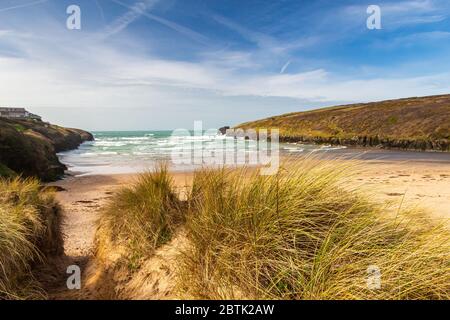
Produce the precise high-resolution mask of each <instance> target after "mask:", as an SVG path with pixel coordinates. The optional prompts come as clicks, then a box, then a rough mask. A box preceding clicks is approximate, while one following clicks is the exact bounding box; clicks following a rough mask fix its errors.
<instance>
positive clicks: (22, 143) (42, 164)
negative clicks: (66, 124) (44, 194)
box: [0, 118, 94, 181]
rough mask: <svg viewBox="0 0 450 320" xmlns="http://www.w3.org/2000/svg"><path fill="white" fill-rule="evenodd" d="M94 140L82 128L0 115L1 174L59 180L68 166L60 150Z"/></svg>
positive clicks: (73, 147) (69, 148)
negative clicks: (13, 118) (64, 163)
mask: <svg viewBox="0 0 450 320" xmlns="http://www.w3.org/2000/svg"><path fill="white" fill-rule="evenodd" d="M93 139H94V137H93V136H92V134H90V133H89V132H86V131H83V130H79V129H69V128H63V127H59V126H56V125H52V124H48V123H45V122H40V121H33V120H10V119H6V118H0V176H5V175H11V174H13V173H17V174H21V175H23V176H25V177H31V176H33V177H38V178H40V179H42V180H44V181H52V180H56V179H57V178H59V177H60V176H62V175H63V174H64V170H65V169H66V167H65V166H64V165H63V164H62V163H61V162H60V161H59V160H58V157H57V156H56V153H57V152H61V151H66V150H71V149H76V148H77V147H78V146H79V145H80V144H81V143H83V142H84V141H91V140H93Z"/></svg>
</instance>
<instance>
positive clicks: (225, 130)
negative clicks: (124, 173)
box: [219, 126, 230, 135]
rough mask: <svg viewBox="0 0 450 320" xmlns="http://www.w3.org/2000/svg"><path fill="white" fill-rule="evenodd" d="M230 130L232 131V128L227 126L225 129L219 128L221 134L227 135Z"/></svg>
mask: <svg viewBox="0 0 450 320" xmlns="http://www.w3.org/2000/svg"><path fill="white" fill-rule="evenodd" d="M228 129H230V127H229V126H225V127H222V128H219V132H220V134H222V135H225V134H226V133H227V130H228Z"/></svg>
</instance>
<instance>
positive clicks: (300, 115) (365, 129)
mask: <svg viewBox="0 0 450 320" xmlns="http://www.w3.org/2000/svg"><path fill="white" fill-rule="evenodd" d="M236 127H238V128H244V129H245V128H255V129H256V128H279V129H280V139H281V140H282V141H284V142H307V143H319V144H321V143H326V144H335V145H349V146H372V147H383V148H399V149H415V150H440V151H450V95H441V96H431V97H421V98H407V99H399V100H387V101H381V102H373V103H360V104H352V105H346V106H336V107H330V108H323V109H317V110H313V111H306V112H295V113H289V114H284V115H280V116H274V117H270V118H267V119H262V120H258V121H253V122H247V123H243V124H241V125H238V126H236Z"/></svg>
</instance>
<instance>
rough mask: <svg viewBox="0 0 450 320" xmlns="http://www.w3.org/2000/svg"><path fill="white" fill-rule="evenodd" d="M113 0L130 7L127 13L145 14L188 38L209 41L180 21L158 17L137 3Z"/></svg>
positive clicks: (205, 42) (138, 15) (204, 42)
mask: <svg viewBox="0 0 450 320" xmlns="http://www.w3.org/2000/svg"><path fill="white" fill-rule="evenodd" d="M112 1H114V2H115V3H117V4H120V5H121V6H123V7H125V8H128V9H129V10H130V11H129V12H128V13H127V14H130V15H131V16H132V13H133V12H134V13H135V15H136V16H137V17H140V16H144V17H145V18H147V19H150V20H152V21H156V22H158V23H160V24H162V25H164V26H166V27H168V28H170V29H172V30H174V31H176V32H178V33H180V34H182V35H185V36H187V37H188V38H190V39H192V40H194V41H196V42H199V43H202V44H207V43H208V38H207V37H205V36H204V35H202V34H200V33H198V32H196V31H194V30H192V29H190V28H187V27H185V26H182V25H180V24H178V23H175V22H173V21H170V20H167V19H164V18H162V17H158V16H156V15H154V14H152V13H149V12H146V11H147V10H141V8H140V6H137V5H135V6H129V5H127V4H125V3H124V2H122V1H119V0H112ZM133 21H134V20H133ZM131 22H132V21H131ZM131 22H130V23H131Z"/></svg>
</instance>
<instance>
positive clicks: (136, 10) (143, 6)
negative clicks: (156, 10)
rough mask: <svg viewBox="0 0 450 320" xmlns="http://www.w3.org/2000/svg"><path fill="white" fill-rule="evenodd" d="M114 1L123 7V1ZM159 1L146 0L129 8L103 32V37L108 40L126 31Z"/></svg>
mask: <svg viewBox="0 0 450 320" xmlns="http://www.w3.org/2000/svg"><path fill="white" fill-rule="evenodd" d="M112 1H113V2H115V3H118V4H120V5H122V2H121V1H117V0H112ZM158 1H159V0H144V1H139V2H136V3H134V4H133V5H132V6H127V8H128V11H127V12H126V13H124V14H123V15H121V16H120V17H118V18H117V19H115V20H114V21H113V22H112V23H110V24H109V25H108V26H106V28H105V30H104V31H103V32H102V37H104V38H107V37H109V36H112V35H114V34H116V33H119V32H121V31H122V30H124V29H126V28H127V27H128V25H129V24H131V23H133V22H134V21H136V20H137V19H139V18H140V17H142V15H143V14H145V12H146V11H147V10H149V9H151V8H152V7H153V6H154V5H155V4H156V3H157V2H158Z"/></svg>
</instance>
